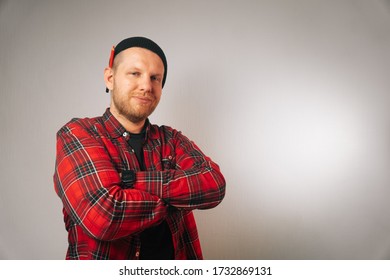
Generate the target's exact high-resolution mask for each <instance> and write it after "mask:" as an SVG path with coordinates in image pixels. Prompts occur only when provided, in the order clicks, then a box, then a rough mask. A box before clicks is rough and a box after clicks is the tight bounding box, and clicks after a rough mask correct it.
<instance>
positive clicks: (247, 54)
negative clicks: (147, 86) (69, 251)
mask: <svg viewBox="0 0 390 280" xmlns="http://www.w3.org/2000/svg"><path fill="white" fill-rule="evenodd" d="M138 35H141V36H146V37H149V38H151V39H153V40H155V41H156V42H157V43H158V44H159V45H160V46H161V47H162V48H163V49H164V51H165V53H166V55H167V59H168V67H169V70H168V77H167V82H166V85H165V87H164V90H163V97H162V101H161V103H160V105H159V107H158V108H157V110H156V112H155V113H154V114H153V115H152V116H151V121H152V122H153V123H157V124H167V125H170V126H173V127H175V128H177V129H179V130H181V131H182V132H183V133H184V134H185V135H187V136H188V137H190V138H191V139H192V140H194V141H195V142H196V143H197V144H198V145H199V146H200V147H201V148H202V150H203V151H204V152H205V153H206V154H208V155H210V156H211V157H212V158H213V159H214V160H215V161H216V162H217V163H218V164H219V165H220V167H221V169H222V171H223V173H224V175H225V177H226V180H227V194H226V198H225V199H224V201H223V202H222V204H221V205H219V206H218V207H217V208H215V209H212V210H207V211H195V215H196V218H197V223H198V229H199V234H200V238H201V243H202V245H203V251H204V256H205V258H207V259H389V258H390V219H389V217H390V203H389V197H390V187H389V183H390V172H389V167H390V157H389V150H390V149H389V143H390V142H389V140H390V139H389V138H390V126H389V124H390V111H389V105H390V82H389V81H390V79H389V73H390V51H389V50H390V4H389V1H385V0H371V1H366V0H337V1H335V0H334V1H322V0H314V1H310V0H296V1H289V0H285V1H282V0H276V1H275V0H268V1H260V0H257V1H243V0H229V1H203V0H198V1H179V0H177V1H173V0H169V1H103V0H98V1H78V0H68V1H52V0H38V1H28V0H24V1H22V0H20V1H11V0H9V1H7V0H6V1H4V0H3V1H1V2H0V85H1V88H0V92H1V102H0V114H1V115H0V116H1V123H0V132H1V137H0V141H1V142H0V149H1V158H0V168H1V169H0V172H1V174H0V175H1V176H0V259H64V257H65V252H66V248H67V234H66V231H65V228H64V224H63V220H62V219H63V216H62V212H61V211H62V205H61V202H60V200H59V198H58V197H57V196H56V194H55V192H54V187H53V180H52V176H53V173H54V161H55V134H56V132H57V130H58V129H59V128H60V127H61V126H62V125H63V124H65V123H66V122H67V121H69V120H70V119H71V118H73V117H86V116H89V117H93V116H98V115H101V114H102V113H103V112H104V110H105V109H106V107H108V105H109V95H108V94H106V93H105V86H104V82H103V69H104V67H105V66H106V65H107V63H108V59H109V52H110V49H111V46H112V45H114V44H116V43H118V42H119V41H120V40H122V39H123V38H126V37H129V36H138Z"/></svg>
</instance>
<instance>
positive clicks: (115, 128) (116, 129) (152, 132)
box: [103, 108, 158, 139]
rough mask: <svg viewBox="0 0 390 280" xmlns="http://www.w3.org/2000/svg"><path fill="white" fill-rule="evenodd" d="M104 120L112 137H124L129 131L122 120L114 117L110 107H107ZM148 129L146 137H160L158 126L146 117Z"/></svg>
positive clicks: (146, 127)
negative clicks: (121, 122) (122, 123)
mask: <svg viewBox="0 0 390 280" xmlns="http://www.w3.org/2000/svg"><path fill="white" fill-rule="evenodd" d="M103 122H104V126H105V127H106V130H107V132H108V133H109V134H110V137H111V138H114V139H115V138H119V137H123V136H124V134H125V133H126V132H127V131H126V129H125V128H124V127H123V126H122V125H121V124H120V122H119V121H118V120H117V119H116V118H115V117H114V115H113V114H112V113H111V111H110V108H107V109H106V111H105V112H104V114H103ZM145 129H146V137H145V138H146V139H148V138H150V139H156V138H158V133H157V130H156V128H155V127H154V126H153V125H151V124H150V121H149V119H146V123H145Z"/></svg>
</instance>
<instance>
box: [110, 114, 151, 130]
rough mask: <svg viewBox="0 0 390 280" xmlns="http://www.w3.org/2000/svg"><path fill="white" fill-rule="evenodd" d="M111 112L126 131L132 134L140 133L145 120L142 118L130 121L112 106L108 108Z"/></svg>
mask: <svg viewBox="0 0 390 280" xmlns="http://www.w3.org/2000/svg"><path fill="white" fill-rule="evenodd" d="M110 112H111V114H113V116H114V117H115V118H116V119H117V120H118V121H119V123H120V124H121V125H122V126H123V127H124V128H125V129H126V131H128V132H130V133H134V134H138V133H141V131H142V129H143V128H144V125H145V121H146V120H142V121H140V122H132V121H130V120H129V119H127V118H126V117H125V116H123V115H121V114H120V113H118V112H117V111H116V110H113V109H112V107H111V108H110Z"/></svg>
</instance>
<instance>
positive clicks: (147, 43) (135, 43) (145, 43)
mask: <svg viewBox="0 0 390 280" xmlns="http://www.w3.org/2000/svg"><path fill="white" fill-rule="evenodd" d="M133 47H139V48H143V49H147V50H150V51H152V52H154V53H155V54H157V55H158V56H159V57H160V58H161V60H162V62H163V64H164V77H163V80H162V87H164V84H165V80H166V78H167V71H168V65H167V59H166V57H165V54H164V52H163V50H162V49H161V48H160V47H159V46H158V45H157V44H156V43H155V42H153V41H152V40H150V39H148V38H145V37H130V38H127V39H124V40H122V41H121V42H119V44H118V45H116V46H115V47H113V50H112V51H111V52H113V53H111V57H110V65H109V66H110V67H112V62H113V61H114V58H115V56H117V54H118V53H120V52H121V51H124V50H126V49H128V48H133ZM106 92H108V89H107V88H106Z"/></svg>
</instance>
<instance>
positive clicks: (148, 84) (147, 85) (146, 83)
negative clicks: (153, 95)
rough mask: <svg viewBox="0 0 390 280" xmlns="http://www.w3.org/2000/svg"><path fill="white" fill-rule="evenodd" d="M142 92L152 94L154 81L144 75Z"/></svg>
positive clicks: (141, 84)
mask: <svg viewBox="0 0 390 280" xmlns="http://www.w3.org/2000/svg"><path fill="white" fill-rule="evenodd" d="M140 90H141V91H142V92H151V91H152V80H151V79H150V77H149V76H147V75H144V76H143V77H142V79H141V80H140Z"/></svg>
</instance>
